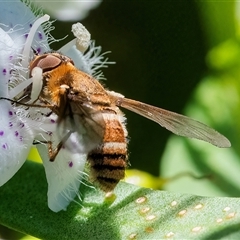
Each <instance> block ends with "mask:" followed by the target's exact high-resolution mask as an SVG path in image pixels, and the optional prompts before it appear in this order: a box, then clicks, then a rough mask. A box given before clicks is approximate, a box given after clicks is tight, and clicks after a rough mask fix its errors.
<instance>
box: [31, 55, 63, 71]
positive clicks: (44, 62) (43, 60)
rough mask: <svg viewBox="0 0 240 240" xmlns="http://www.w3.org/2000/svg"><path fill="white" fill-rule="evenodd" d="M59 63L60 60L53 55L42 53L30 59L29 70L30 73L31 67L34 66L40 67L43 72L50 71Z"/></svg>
mask: <svg viewBox="0 0 240 240" xmlns="http://www.w3.org/2000/svg"><path fill="white" fill-rule="evenodd" d="M61 63H62V60H61V59H60V58H58V57H56V56H54V55H51V54H48V55H42V56H40V57H37V58H36V59H35V60H33V61H32V64H31V66H30V72H31V73H32V69H33V68H35V67H39V68H41V69H42V71H43V73H44V72H47V71H51V70H53V69H54V68H56V67H58V66H59V65H60V64H61Z"/></svg>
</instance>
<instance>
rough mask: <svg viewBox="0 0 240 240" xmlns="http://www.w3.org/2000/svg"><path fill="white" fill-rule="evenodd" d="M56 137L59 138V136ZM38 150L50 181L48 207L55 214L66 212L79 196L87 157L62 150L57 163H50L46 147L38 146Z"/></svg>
mask: <svg viewBox="0 0 240 240" xmlns="http://www.w3.org/2000/svg"><path fill="white" fill-rule="evenodd" d="M54 137H55V138H57V134H55V136H54ZM71 137H72V136H70V139H69V140H68V141H70V142H72V141H73V140H71ZM74 139H75V138H74ZM55 141H56V139H55ZM58 141H59V140H58ZM37 148H38V150H39V154H40V156H41V158H42V160H43V165H44V167H45V171H46V176H47V181H48V206H49V208H50V209H51V210H52V211H54V212H58V211H61V210H66V208H67V206H68V205H69V203H70V202H71V201H72V200H73V199H74V198H75V196H76V195H78V191H79V185H80V183H81V179H82V177H83V175H84V173H83V171H84V166H85V163H86V159H87V155H86V154H80V153H73V152H72V151H70V149H68V148H62V149H61V150H60V152H59V154H58V155H57V157H56V159H55V161H54V162H50V161H49V156H48V152H47V151H46V145H43V144H38V145H37Z"/></svg>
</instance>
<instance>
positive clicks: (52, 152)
mask: <svg viewBox="0 0 240 240" xmlns="http://www.w3.org/2000/svg"><path fill="white" fill-rule="evenodd" d="M71 134H72V131H69V132H68V133H67V134H66V135H65V136H64V137H63V139H62V140H61V141H60V142H59V143H58V145H57V147H56V148H55V149H53V146H52V142H51V141H48V142H47V143H48V154H49V157H50V159H49V160H50V162H54V160H55V158H56V156H57V155H58V153H59V151H60V150H61V148H62V147H63V144H65V142H66V141H67V140H68V138H69V137H70V135H71Z"/></svg>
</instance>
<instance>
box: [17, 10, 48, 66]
mask: <svg viewBox="0 0 240 240" xmlns="http://www.w3.org/2000/svg"><path fill="white" fill-rule="evenodd" d="M49 19H50V16H49V15H47V14H45V15H44V16H42V17H40V18H39V19H37V20H36V21H35V22H34V23H33V25H32V27H31V29H30V32H29V33H28V37H27V41H26V43H25V46H24V49H23V60H22V67H24V68H27V67H28V64H29V59H28V58H27V57H28V56H30V50H31V45H32V42H33V38H34V36H35V33H36V32H37V29H38V28H39V27H40V25H41V24H42V23H44V22H46V21H48V20H49Z"/></svg>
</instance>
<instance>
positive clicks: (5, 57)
mask: <svg viewBox="0 0 240 240" xmlns="http://www.w3.org/2000/svg"><path fill="white" fill-rule="evenodd" d="M26 2H28V1H26ZM30 8H31V6H29V4H28V6H26V4H25V3H23V2H21V1H14V2H11V1H9V2H7V1H6V2H0V111H1V115H0V155H1V160H0V186H1V185H3V184H5V183H6V182H7V181H8V180H9V179H10V178H11V177H12V176H13V175H14V174H15V173H16V172H17V171H18V170H19V168H20V167H21V166H22V164H23V163H24V161H25V159H26V157H27V155H28V152H29V149H30V148H31V146H32V143H33V141H39V143H40V144H37V148H38V151H39V153H40V155H41V158H42V160H43V165H44V168H45V171H46V177H47V181H48V206H49V208H50V209H51V210H52V211H54V212H58V211H60V210H66V207H67V206H68V205H69V203H70V202H71V201H72V200H73V199H74V198H75V196H76V195H78V197H79V198H80V195H79V193H78V190H79V185H80V183H81V179H82V177H83V176H84V172H83V171H84V166H85V162H86V158H87V154H86V153H85V152H81V151H72V150H73V148H71V151H70V150H69V149H70V148H68V147H63V148H61V150H60V152H59V154H58V155H57V157H56V159H55V161H54V162H50V161H49V154H48V144H47V142H49V141H51V142H52V143H53V148H54V147H56V146H57V144H58V143H59V142H60V141H61V139H62V138H63V136H64V135H63V134H64V133H66V132H68V131H69V129H66V128H62V126H59V125H57V116H56V115H55V114H50V116H47V113H49V112H50V110H49V109H46V108H44V109H42V108H41V109H38V108H35V107H26V106H23V105H19V104H13V103H11V102H10V101H8V100H6V99H3V98H8V99H13V100H14V101H20V100H21V99H22V98H23V97H25V96H23V92H24V91H26V88H27V87H28V86H29V85H30V84H32V91H31V92H30V93H29V96H28V97H30V98H31V99H29V101H28V103H31V102H33V100H35V99H37V96H38V94H39V92H40V90H41V80H42V79H41V76H42V75H41V69H38V68H36V69H34V74H35V75H34V74H33V75H34V76H33V77H32V78H29V70H28V65H29V61H30V60H31V59H32V57H33V55H34V54H33V49H34V50H35V51H37V52H38V53H40V54H41V53H44V52H46V51H49V50H50V47H49V45H48V43H51V42H52V41H54V39H53V38H52V37H51V35H50V33H49V31H50V30H51V29H52V27H51V22H49V21H48V20H49V16H47V15H44V16H41V13H40V14H39V16H37V17H36V16H35V15H34V14H33V13H32V11H31V9H30ZM41 25H42V26H43V27H41ZM72 31H73V33H74V35H75V36H76V39H74V40H73V41H71V42H69V43H68V44H66V45H65V46H64V47H63V48H61V52H62V53H63V54H65V55H67V56H69V57H71V58H72V59H73V60H74V62H75V65H76V66H77V67H78V68H80V69H81V70H82V71H85V72H87V73H89V74H91V75H93V76H95V77H96V78H102V77H103V76H102V73H101V71H99V68H101V67H105V66H106V64H108V63H109V62H107V60H105V59H104V57H103V55H100V51H101V48H100V47H95V46H94V42H91V41H90V35H89V34H88V32H87V30H86V29H85V28H84V27H83V26H82V25H81V24H77V25H74V26H73V29H72ZM89 44H90V47H89V50H88V52H87V53H86V54H85V55H83V53H82V52H83V51H84V50H85V49H86V48H87V47H88V45H89ZM24 89H25V90H24ZM23 90H24V91H23ZM64 127H65V126H64ZM57 128H58V129H57ZM56 130H57V131H56ZM61 133H62V134H61ZM76 134H77V133H72V134H71V135H70V137H69V138H68V140H67V141H66V143H65V146H74V145H78V146H79V145H81V144H82V143H81V141H80V140H79V137H78V136H77V135H76ZM44 142H45V143H46V144H43V143H44ZM76 149H77V150H79V149H81V146H79V147H78V148H76ZM36 177H37V176H36Z"/></svg>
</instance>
